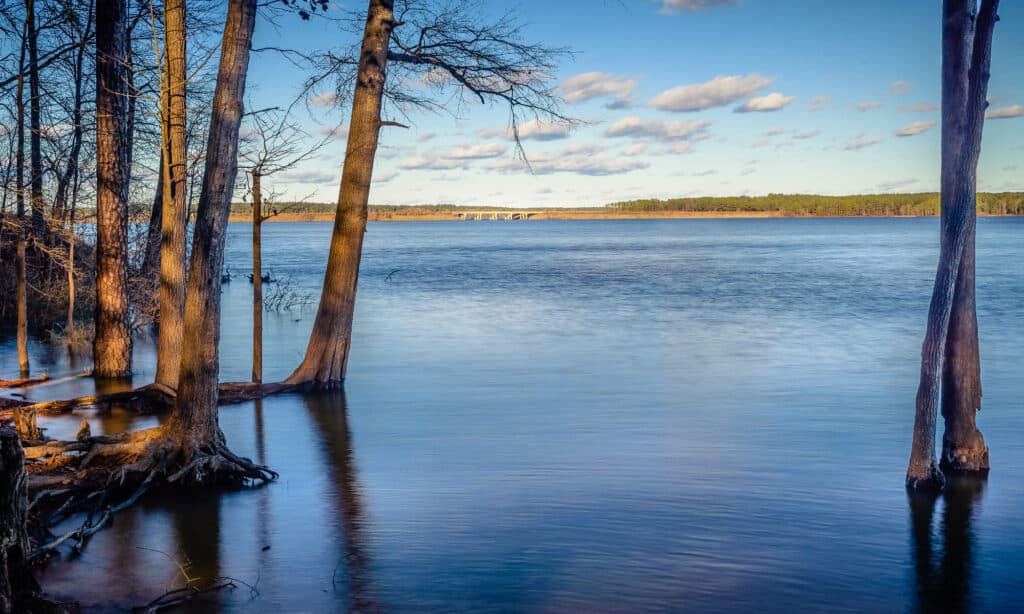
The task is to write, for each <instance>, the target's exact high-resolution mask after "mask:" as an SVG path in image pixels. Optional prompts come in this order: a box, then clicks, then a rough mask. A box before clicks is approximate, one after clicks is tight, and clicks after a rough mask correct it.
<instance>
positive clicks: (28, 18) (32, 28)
mask: <svg viewBox="0 0 1024 614" xmlns="http://www.w3.org/2000/svg"><path fill="white" fill-rule="evenodd" d="M25 23H26V26H27V28H26V29H27V30H28V95H29V125H30V132H29V135H30V136H29V185H30V186H31V187H30V190H31V197H32V236H33V237H34V239H35V240H36V241H43V240H44V239H45V236H46V225H45V223H44V221H43V209H44V205H43V149H42V143H41V136H40V135H41V132H42V126H41V121H42V120H41V117H40V108H39V96H40V93H39V44H38V43H39V41H38V35H37V33H36V16H35V0H25Z"/></svg>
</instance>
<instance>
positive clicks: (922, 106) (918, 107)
mask: <svg viewBox="0 0 1024 614" xmlns="http://www.w3.org/2000/svg"><path fill="white" fill-rule="evenodd" d="M941 108H942V105H941V104H928V103H927V102H919V103H917V104H915V105H913V106H908V105H900V106H898V107H896V110H897V111H901V112H904V113H931V112H932V111H938V110H939V109H941Z"/></svg>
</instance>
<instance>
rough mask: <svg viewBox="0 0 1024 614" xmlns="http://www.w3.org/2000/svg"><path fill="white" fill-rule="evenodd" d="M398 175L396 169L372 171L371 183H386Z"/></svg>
mask: <svg viewBox="0 0 1024 614" xmlns="http://www.w3.org/2000/svg"><path fill="white" fill-rule="evenodd" d="M397 176H398V171H395V170H391V171H384V172H383V173H374V175H373V183H387V182H389V181H391V180H392V179H394V178H395V177H397Z"/></svg>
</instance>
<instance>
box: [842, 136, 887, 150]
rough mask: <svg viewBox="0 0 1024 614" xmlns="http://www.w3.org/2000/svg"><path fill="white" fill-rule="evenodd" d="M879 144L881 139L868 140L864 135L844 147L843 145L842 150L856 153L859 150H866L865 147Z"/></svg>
mask: <svg viewBox="0 0 1024 614" xmlns="http://www.w3.org/2000/svg"><path fill="white" fill-rule="evenodd" d="M881 142H882V139H879V138H872V139H869V138H867V137H865V136H864V135H860V136H858V137H857V138H855V139H854V140H852V141H850V142H849V143H847V144H846V145H844V146H843V149H844V150H845V151H857V150H859V149H864V148H867V147H871V146H872V145H878V144H879V143H881Z"/></svg>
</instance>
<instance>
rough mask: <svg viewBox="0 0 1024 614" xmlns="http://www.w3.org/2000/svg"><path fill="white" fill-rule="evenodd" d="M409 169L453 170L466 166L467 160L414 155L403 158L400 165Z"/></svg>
mask: <svg viewBox="0 0 1024 614" xmlns="http://www.w3.org/2000/svg"><path fill="white" fill-rule="evenodd" d="M398 166H399V167H401V168H404V169H407V170H431V171H435V170H451V169H453V168H465V167H466V166H467V163H466V161H465V160H453V159H451V158H440V157H429V158H428V157H426V156H413V157H411V158H406V159H405V160H402V163H401V164H399V165H398Z"/></svg>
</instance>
